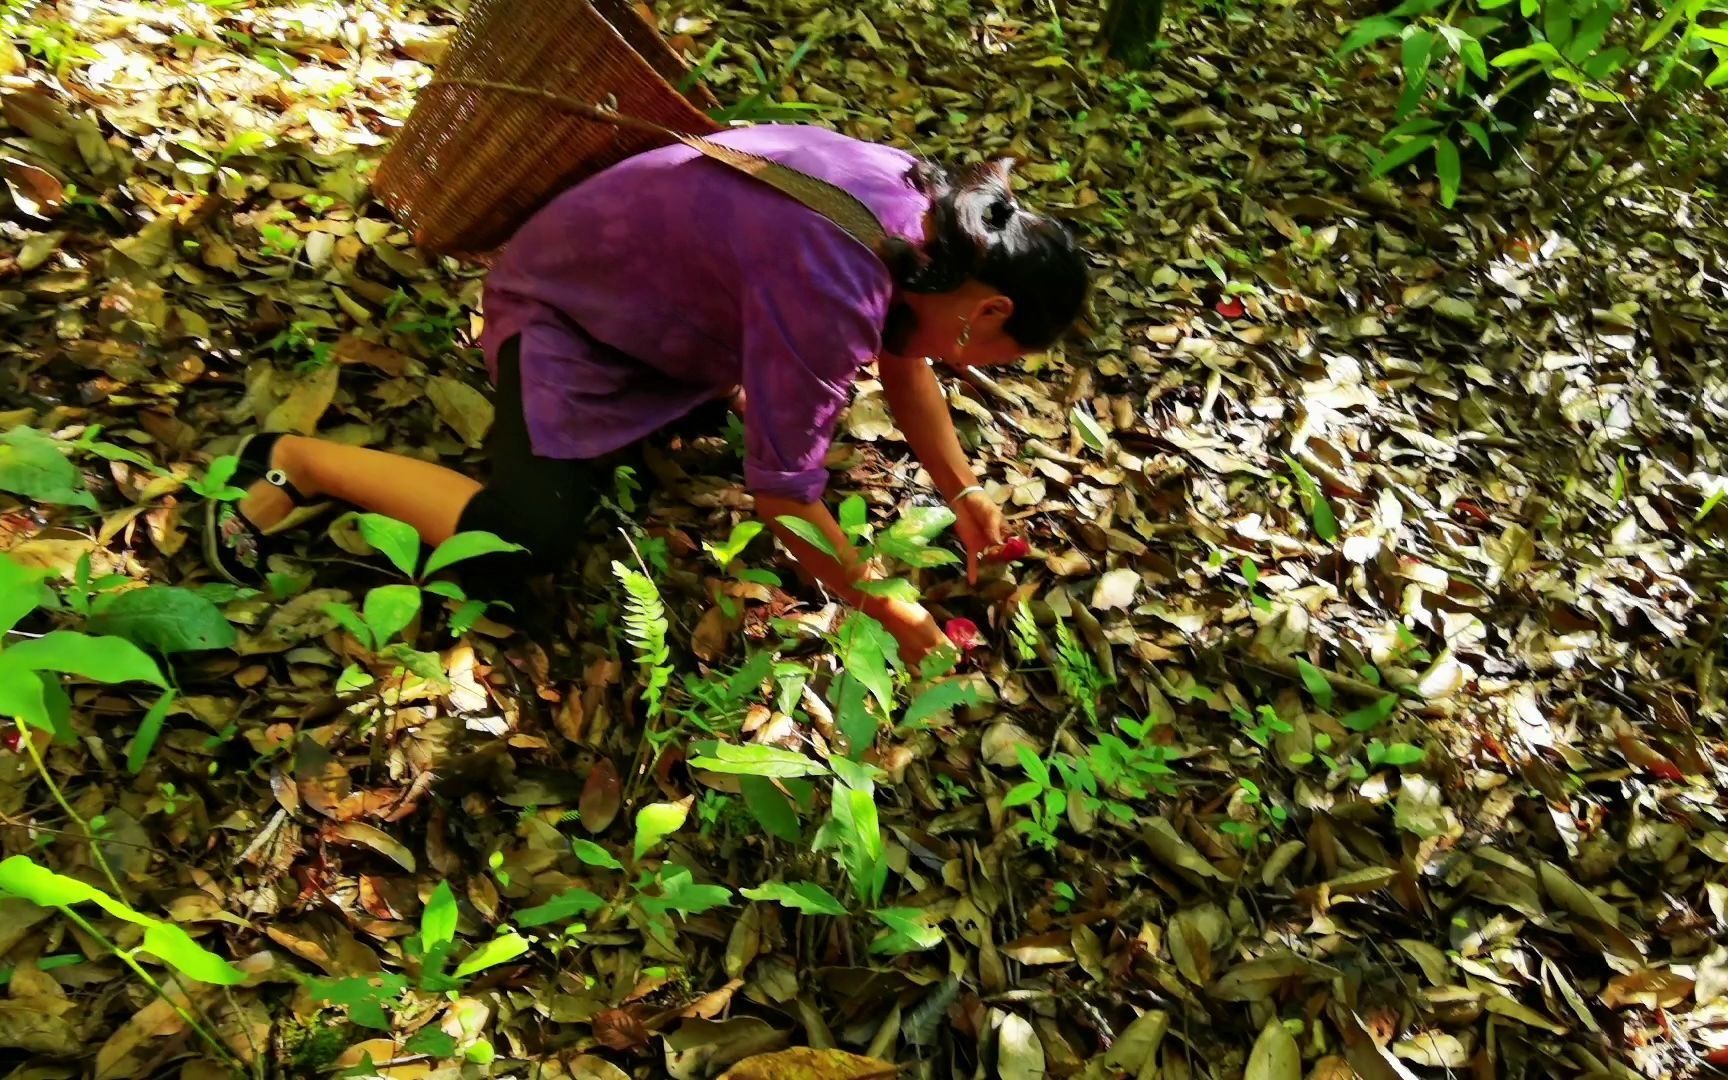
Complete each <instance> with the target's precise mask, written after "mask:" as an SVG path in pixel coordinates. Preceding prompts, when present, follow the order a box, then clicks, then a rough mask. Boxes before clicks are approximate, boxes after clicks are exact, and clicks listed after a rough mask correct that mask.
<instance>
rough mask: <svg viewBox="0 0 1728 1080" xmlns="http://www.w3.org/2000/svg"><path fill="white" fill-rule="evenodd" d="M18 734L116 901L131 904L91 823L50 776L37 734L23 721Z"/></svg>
mask: <svg viewBox="0 0 1728 1080" xmlns="http://www.w3.org/2000/svg"><path fill="white" fill-rule="evenodd" d="M18 733H19V734H20V735H22V736H23V739H22V741H23V743H24V748H25V749H26V750H28V751H29V752H30V762H31V764H33V765H35V766H36V775H38V776H40V777H41V778H42V782H43V783H44V784H46V785H47V786H48V794H50V795H52V796H54V801H55V802H57V803H59V804H60V809H62V810H64V811H65V812H66V816H67V817H69V818H71V819H72V820H73V821H76V822H77V823H78V828H79V829H80V830H82V831H83V833H84V840H85V842H86V843H88V844H89V845H90V857H91V858H92V859H93V860H95V862H96V865H97V866H98V867H99V868H101V870H102V876H103V877H105V878H107V879H108V884H109V885H111V886H112V887H113V889H114V899H116V900H118V901H120V902H121V903H122V904H128V903H131V901H129V900H127V899H126V890H125V889H124V888H122V887H121V885H120V878H119V877H118V876H116V875H115V873H114V868H113V867H112V866H109V865H108V858H107V856H105V855H103V854H102V844H101V842H100V841H99V840H98V839H97V837H96V834H95V832H94V831H92V830H91V828H90V823H89V822H87V821H85V820H84V819H83V818H82V817H80V816H79V814H78V811H76V810H74V809H72V803H71V802H70V801H68V800H67V798H66V793H65V792H63V791H61V790H60V785H59V784H56V783H55V782H54V777H53V776H52V775H50V774H49V772H48V763H47V762H46V761H44V760H43V759H42V751H41V750H40V749H39V748H38V747H37V746H36V739H35V733H34V732H33V731H31V730H30V729H29V728H27V727H25V726H24V724H23V722H22V721H19V722H18Z"/></svg>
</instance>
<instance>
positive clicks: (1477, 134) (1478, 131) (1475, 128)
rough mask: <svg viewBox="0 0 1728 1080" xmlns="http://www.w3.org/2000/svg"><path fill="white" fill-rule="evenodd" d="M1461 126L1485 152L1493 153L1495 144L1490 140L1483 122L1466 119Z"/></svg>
mask: <svg viewBox="0 0 1728 1080" xmlns="http://www.w3.org/2000/svg"><path fill="white" fill-rule="evenodd" d="M1461 126H1462V127H1463V128H1464V130H1465V132H1466V133H1467V134H1469V136H1470V137H1471V138H1472V139H1474V140H1476V145H1477V146H1480V147H1481V148H1482V152H1483V153H1484V154H1490V155H1491V154H1492V153H1493V152H1494V148H1493V146H1492V145H1491V144H1490V143H1489V142H1488V132H1487V130H1486V129H1485V128H1483V126H1482V125H1481V124H1478V123H1476V122H1475V121H1474V120H1465V121H1464V122H1463V123H1462V125H1461Z"/></svg>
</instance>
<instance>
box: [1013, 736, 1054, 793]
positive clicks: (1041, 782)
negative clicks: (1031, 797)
mask: <svg viewBox="0 0 1728 1080" xmlns="http://www.w3.org/2000/svg"><path fill="white" fill-rule="evenodd" d="M1014 757H1015V758H1016V759H1018V760H1019V762H1020V767H1021V768H1022V769H1024V770H1026V775H1027V776H1030V777H1031V778H1032V779H1034V780H1036V781H1038V786H1039V787H1040V788H1047V787H1049V786H1050V766H1048V765H1046V764H1044V759H1043V758H1041V757H1039V756H1038V755H1037V754H1035V753H1033V752H1032V748H1031V747H1029V746H1027V745H1026V744H1025V743H1015V744H1014Z"/></svg>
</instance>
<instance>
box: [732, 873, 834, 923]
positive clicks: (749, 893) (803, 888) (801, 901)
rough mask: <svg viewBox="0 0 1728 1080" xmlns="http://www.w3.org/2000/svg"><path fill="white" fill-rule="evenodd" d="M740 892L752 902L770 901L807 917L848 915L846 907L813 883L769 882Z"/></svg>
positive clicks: (831, 894)
mask: <svg viewBox="0 0 1728 1080" xmlns="http://www.w3.org/2000/svg"><path fill="white" fill-rule="evenodd" d="M738 891H739V892H740V893H741V894H742V895H744V896H745V897H747V898H749V899H751V900H762V901H770V902H773V903H776V904H779V905H780V906H782V907H789V908H791V909H792V910H793V911H801V912H803V913H804V914H806V915H844V914H846V905H844V904H842V903H841V902H840V901H838V900H836V899H835V898H834V894H833V893H830V892H829V891H828V890H827V889H824V888H823V887H822V886H820V885H818V884H816V883H815V882H813V881H768V882H764V883H762V884H761V885H758V886H757V887H756V888H754V889H740V890H738Z"/></svg>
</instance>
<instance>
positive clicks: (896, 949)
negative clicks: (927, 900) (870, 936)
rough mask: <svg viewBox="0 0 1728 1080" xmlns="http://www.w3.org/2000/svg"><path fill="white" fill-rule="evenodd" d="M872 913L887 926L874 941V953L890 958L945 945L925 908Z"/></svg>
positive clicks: (884, 910)
mask: <svg viewBox="0 0 1728 1080" xmlns="http://www.w3.org/2000/svg"><path fill="white" fill-rule="evenodd" d="M870 914H872V915H874V916H876V917H877V918H878V919H880V920H882V925H883V926H885V927H887V929H886V930H885V931H883V932H882V933H881V934H878V935H877V936H876V938H875V939H874V940H873V941H871V942H870V951H871V952H873V953H882V954H884V955H886V956H899V955H900V954H902V953H909V952H923V951H924V950H925V949H933V948H935V947H936V946H937V945H940V944H941V943H942V931H941V930H940V929H939V928H938V927H936V926H933V925H931V922H930V914H929V912H927V911H925V910H924V909H923V908H913V907H891V908H877V909H876V910H875V911H872V912H871V913H870Z"/></svg>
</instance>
